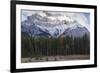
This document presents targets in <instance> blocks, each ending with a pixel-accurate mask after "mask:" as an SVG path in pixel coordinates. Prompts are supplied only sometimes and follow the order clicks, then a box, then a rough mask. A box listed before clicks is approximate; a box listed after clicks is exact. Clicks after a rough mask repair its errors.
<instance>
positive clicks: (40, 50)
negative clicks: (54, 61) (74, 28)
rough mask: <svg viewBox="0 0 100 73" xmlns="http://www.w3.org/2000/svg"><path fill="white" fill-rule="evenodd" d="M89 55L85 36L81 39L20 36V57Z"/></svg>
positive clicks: (86, 36)
mask: <svg viewBox="0 0 100 73" xmlns="http://www.w3.org/2000/svg"><path fill="white" fill-rule="evenodd" d="M78 54H79V55H84V54H90V38H89V36H88V35H87V34H85V35H84V36H83V37H73V36H66V37H59V38H53V37H39V38H36V37H33V36H31V35H30V36H28V35H27V36H26V35H24V34H23V33H22V36H21V56H22V58H25V57H43V56H60V55H61V56H64V55H78Z"/></svg>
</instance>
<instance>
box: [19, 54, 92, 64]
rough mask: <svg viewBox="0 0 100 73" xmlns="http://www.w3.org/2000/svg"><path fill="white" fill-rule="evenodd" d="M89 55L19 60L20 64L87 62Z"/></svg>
mask: <svg viewBox="0 0 100 73" xmlns="http://www.w3.org/2000/svg"><path fill="white" fill-rule="evenodd" d="M87 59H90V55H66V56H45V57H38V58H28V57H27V58H21V62H22V63H29V62H46V61H67V60H87Z"/></svg>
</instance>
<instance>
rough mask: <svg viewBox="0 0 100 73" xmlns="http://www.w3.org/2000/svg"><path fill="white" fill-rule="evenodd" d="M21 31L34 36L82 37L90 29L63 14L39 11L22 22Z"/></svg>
mask: <svg viewBox="0 0 100 73" xmlns="http://www.w3.org/2000/svg"><path fill="white" fill-rule="evenodd" d="M21 31H22V32H27V33H28V34H29V35H32V36H51V37H59V36H60V37H61V36H68V35H69V36H73V37H81V36H83V35H84V34H85V33H86V34H89V30H88V29H87V28H86V27H84V26H83V25H81V24H79V23H78V22H77V21H76V20H74V19H73V18H71V17H69V16H65V15H62V14H57V13H56V14H54V13H50V12H46V11H45V12H44V11H41V12H38V13H35V14H33V15H31V16H27V20H25V21H23V22H22V24H21Z"/></svg>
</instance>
